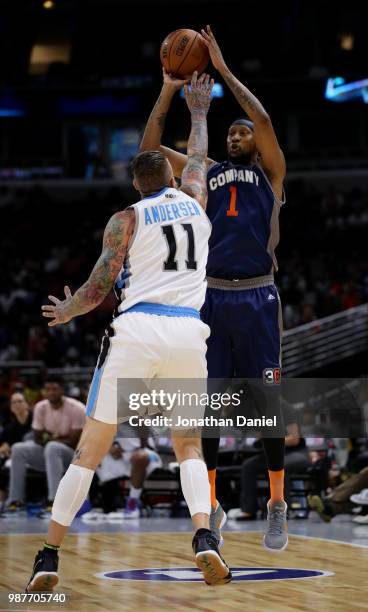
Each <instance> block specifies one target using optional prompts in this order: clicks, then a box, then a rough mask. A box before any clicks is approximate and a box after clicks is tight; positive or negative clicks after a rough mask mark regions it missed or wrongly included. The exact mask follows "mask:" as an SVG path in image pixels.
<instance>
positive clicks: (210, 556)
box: [192, 529, 232, 586]
mask: <svg viewBox="0 0 368 612" xmlns="http://www.w3.org/2000/svg"><path fill="white" fill-rule="evenodd" d="M192 547H193V552H194V554H195V562H196V565H197V567H198V568H199V569H200V570H201V571H202V572H203V576H204V580H205V583H206V584H209V585H214V586H216V585H220V584H226V583H227V582H230V581H231V579H232V575H231V572H230V570H229V568H228V566H227V565H226V563H225V561H224V560H223V558H222V557H221V555H220V553H219V549H218V544H217V541H216V539H215V538H214V537H213V536H212V534H211V531H210V530H209V529H198V531H197V532H196V534H195V536H194V538H193V542H192Z"/></svg>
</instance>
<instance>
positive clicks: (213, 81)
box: [210, 79, 215, 95]
mask: <svg viewBox="0 0 368 612" xmlns="http://www.w3.org/2000/svg"><path fill="white" fill-rule="evenodd" d="M214 84H215V80H214V79H211V81H210V95H211V93H212V90H213V86H214Z"/></svg>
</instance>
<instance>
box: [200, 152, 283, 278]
mask: <svg viewBox="0 0 368 612" xmlns="http://www.w3.org/2000/svg"><path fill="white" fill-rule="evenodd" d="M207 183H208V202H207V209H206V212H207V215H208V217H209V219H210V221H211V223H212V234H211V237H210V241H209V256H208V263H207V275H208V276H213V277H215V278H225V279H229V280H232V279H245V278H254V277H257V276H265V275H268V274H271V273H272V272H273V270H277V261H276V257H275V249H276V246H277V244H278V241H279V220H278V216H279V210H280V206H281V202H280V201H279V200H277V199H276V197H275V195H274V193H273V191H272V188H271V185H270V183H269V181H268V179H267V177H266V176H265V174H264V172H263V170H262V169H261V168H260V166H259V165H258V164H251V165H249V166H243V165H234V164H232V163H231V162H229V161H226V162H223V163H216V164H213V165H212V166H211V167H210V169H209V171H208V175H207Z"/></svg>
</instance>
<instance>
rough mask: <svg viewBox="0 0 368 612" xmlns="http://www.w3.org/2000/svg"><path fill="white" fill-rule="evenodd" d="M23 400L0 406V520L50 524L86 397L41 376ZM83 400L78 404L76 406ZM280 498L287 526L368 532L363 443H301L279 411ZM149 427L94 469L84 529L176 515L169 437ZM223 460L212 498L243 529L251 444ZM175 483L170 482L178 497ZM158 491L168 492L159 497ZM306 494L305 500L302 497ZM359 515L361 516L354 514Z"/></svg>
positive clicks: (232, 442) (297, 428)
mask: <svg viewBox="0 0 368 612" xmlns="http://www.w3.org/2000/svg"><path fill="white" fill-rule="evenodd" d="M40 383H41V384H40V386H39V387H38V388H37V389H34V391H36V390H37V392H38V394H36V393H34V395H33V400H32V401H31V400H30V399H29V397H30V396H29V389H27V387H26V386H24V385H22V384H21V383H17V385H16V386H14V387H13V390H12V391H11V392H10V393H9V394H8V395H7V396H5V395H4V394H3V398H2V399H3V400H4V401H3V403H2V404H1V405H0V519H7V518H11V519H14V518H19V517H20V518H21V517H25V516H26V515H27V514H28V515H35V516H37V517H38V518H40V519H43V518H48V517H50V514H51V510H52V504H53V500H54V498H55V494H56V491H57V488H58V484H59V482H60V480H61V478H62V477H63V475H64V473H65V472H66V470H67V468H68V466H69V464H70V462H71V461H72V460H73V457H74V452H75V449H76V448H77V445H78V441H79V437H80V434H81V431H82V429H83V426H84V421H85V403H86V394H85V391H87V389H85V390H84V391H83V392H82V390H81V392H80V395H79V397H78V399H77V398H75V397H71V396H70V395H68V393H69V390H70V389H68V388H67V387H66V386H65V384H64V381H63V379H62V378H60V377H59V376H57V375H52V374H49V375H46V376H45V377H44V379H43V380H42V381H40ZM81 400H82V401H81ZM284 418H285V445H286V456H285V496H286V500H287V502H288V506H289V511H290V513H291V516H293V517H294V518H308V516H309V513H310V511H311V510H313V511H316V512H317V513H318V514H319V516H320V517H321V519H322V520H324V521H326V522H329V521H331V520H332V519H333V518H334V516H336V515H338V514H346V513H347V514H352V515H355V516H352V519H353V521H355V522H356V523H359V524H362V525H368V440H367V439H366V438H359V439H340V438H331V439H329V440H326V439H323V438H304V437H303V434H302V432H303V427H302V425H301V423H300V415H299V413H298V410H297V409H296V408H295V407H293V406H292V405H291V404H289V405H285V406H284ZM159 435H167V433H166V434H165V432H163V433H161V434H159V433H158V432H155V433H154V432H153V431H152V430H151V429H150V428H144V430H140V431H136V428H133V427H129V426H128V425H123V426H121V427H120V428H119V430H118V432H117V435H116V437H115V439H114V441H113V444H112V446H111V448H110V450H109V452H108V453H107V454H106V456H105V457H104V459H103V460H102V462H101V464H100V465H99V466H98V468H97V470H96V474H95V476H94V480H93V483H92V487H91V490H90V493H89V498H88V500H86V502H85V504H83V506H82V508H81V510H80V512H79V515H80V516H81V517H82V520H83V521H85V522H100V521H104V520H113V521H115V520H126V519H139V518H140V517H141V516H142V515H143V516H147V513H151V512H152V511H153V508H154V506H155V504H157V503H160V502H162V500H164V501H165V502H166V503H165V504H164V505H165V507H166V511H167V512H168V513H169V514H168V516H177V515H178V514H176V512H177V511H178V508H180V500H182V496H181V495H180V486H179V472H178V464H177V463H175V458H174V454H173V450H172V446H171V442H170V439H169V438H167V437H166V438H162V437H159ZM223 448H225V450H226V452H225V454H224V457H225V459H226V461H229V459H230V464H228V465H227V466H226V467H224V468H221V463H222V459H221V451H220V467H219V469H218V485H219V486H218V489H219V495H220V498H221V501H222V504H223V506H224V507H225V509H226V510H230V512H229V519H232V520H235V521H251V520H255V519H257V518H259V517H260V516H261V517H262V516H264V513H265V507H266V501H267V499H268V491H267V490H264V489H262V479H263V480H264V479H265V477H266V474H267V466H266V462H265V457H264V453H263V450H262V444H261V440H260V437H259V435H257V434H256V437H255V438H223V439H222V440H221V449H223ZM157 470H160V473H159V476H158V478H159V479H160V481H161V482H160V491H161V493H160V495H159V497H158V498H157V496H156V499H155V498H154V497H153V498H152V497H151V498H150V497H148V496H147V494H146V488H148V490H149V483H148V487H147V481H148V480H149V479H150V478H151V477H152V476H155V475H156V474H157ZM173 480H174V481H176V489H175V491H177V493H175V491H174V496H173V487H172V484H173ZM165 488H166V489H167V493H166V497H165ZM308 493H309V494H308ZM359 507H360V510H359V509H358V508H359Z"/></svg>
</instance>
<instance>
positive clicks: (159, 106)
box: [139, 68, 213, 178]
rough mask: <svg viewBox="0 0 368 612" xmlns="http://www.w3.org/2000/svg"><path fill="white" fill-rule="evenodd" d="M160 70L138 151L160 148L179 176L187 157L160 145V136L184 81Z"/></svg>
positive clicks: (210, 161)
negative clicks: (160, 80)
mask: <svg viewBox="0 0 368 612" xmlns="http://www.w3.org/2000/svg"><path fill="white" fill-rule="evenodd" d="M162 71H163V75H164V82H163V85H162V89H161V93H160V95H159V97H158V99H157V102H156V104H155V106H154V107H153V110H152V112H151V114H150V116H149V118H148V121H147V124H146V128H145V130H144V133H143V137H142V142H141V144H140V147H139V150H140V152H142V151H155V150H160V151H161V152H162V153H163V154H164V155H165V156H166V157H167V159H168V160H169V162H170V164H171V166H172V169H173V173H174V176H176V177H178V178H180V177H181V175H182V172H183V170H184V167H185V164H186V163H187V161H188V157H187V156H186V155H184V154H183V153H179V151H174V149H170V148H169V147H165V146H163V145H161V138H162V134H163V132H164V128H165V121H166V116H167V113H168V111H169V108H170V106H171V101H172V99H173V97H174V94H175V92H176V91H178V90H180V89H181V88H182V87H183V85H184V84H185V83H186V81H185V80H184V79H176V78H175V77H173V76H171V75H170V74H168V73H167V72H166V70H165V68H163V69H162ZM212 163H213V160H212V159H207V165H208V166H209V165H210V164H212Z"/></svg>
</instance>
